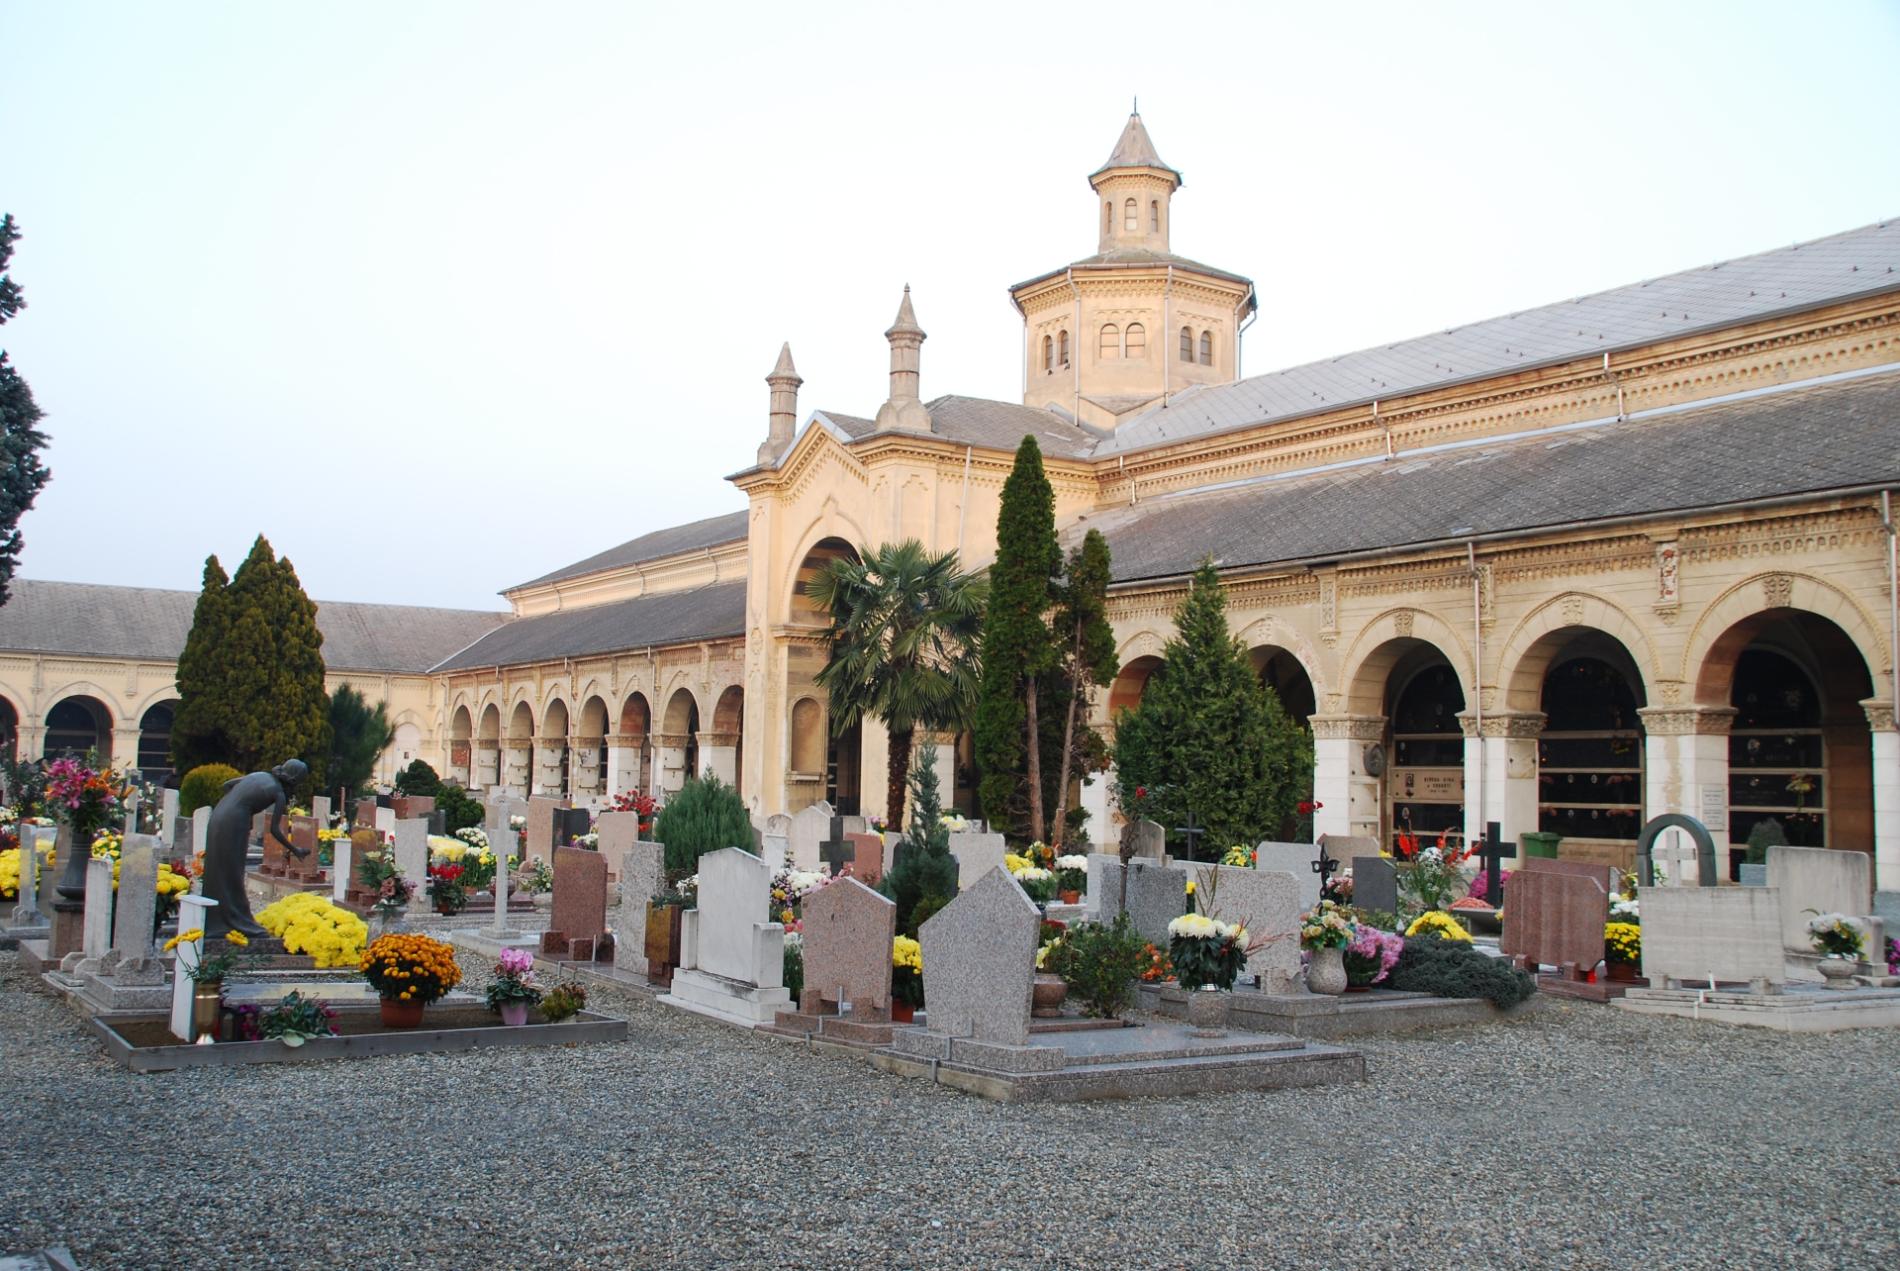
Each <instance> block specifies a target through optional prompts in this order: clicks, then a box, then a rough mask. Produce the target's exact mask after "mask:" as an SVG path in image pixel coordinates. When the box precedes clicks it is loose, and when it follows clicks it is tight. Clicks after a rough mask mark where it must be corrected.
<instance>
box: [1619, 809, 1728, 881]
mask: <svg viewBox="0 0 1900 1271" xmlns="http://www.w3.org/2000/svg"><path fill="white" fill-rule="evenodd" d="M1669 830H1681V831H1682V832H1683V833H1684V834H1687V835H1688V836H1689V840H1690V842H1689V844H1684V843H1682V842H1680V840H1679V836H1677V835H1670V840H1674V841H1673V842H1669V843H1667V844H1666V845H1665V846H1664V847H1662V848H1657V847H1656V840H1657V839H1658V838H1659V837H1660V836H1662V835H1663V834H1664V833H1666V832H1667V831H1669ZM1657 861H1665V862H1668V863H1669V865H1670V873H1669V877H1670V881H1671V882H1673V883H1677V884H1682V883H1684V882H1685V881H1686V879H1687V877H1688V874H1689V872H1690V871H1689V868H1688V866H1689V862H1691V861H1694V862H1695V866H1696V868H1695V871H1694V872H1695V875H1696V885H1697V886H1699V887H1713V886H1715V840H1714V839H1712V838H1710V837H1709V831H1708V827H1707V826H1705V825H1703V824H1702V822H1700V821H1698V820H1696V819H1695V818H1694V817H1692V816H1687V815H1684V814H1683V813H1681V812H1665V813H1664V814H1663V815H1661V816H1658V817H1652V818H1651V819H1650V820H1649V822H1648V823H1647V824H1645V825H1644V826H1643V828H1642V830H1641V831H1640V832H1639V833H1638V834H1637V836H1636V869H1637V877H1638V878H1639V879H1640V880H1641V882H1642V885H1643V886H1645V887H1653V886H1655V885H1656V865H1655V862H1657Z"/></svg>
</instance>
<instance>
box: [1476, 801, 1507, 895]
mask: <svg viewBox="0 0 1900 1271" xmlns="http://www.w3.org/2000/svg"><path fill="white" fill-rule="evenodd" d="M1500 832H1501V831H1500V829H1499V826H1498V823H1497V822H1496V821H1488V822H1486V823H1485V827H1484V842H1483V843H1482V844H1480V845H1479V847H1478V851H1477V856H1478V859H1480V860H1482V861H1483V862H1484V903H1485V904H1487V905H1490V906H1491V907H1492V908H1493V909H1495V908H1497V907H1498V906H1499V905H1501V904H1503V903H1504V884H1503V883H1502V882H1500V881H1499V879H1498V862H1499V861H1501V860H1504V859H1506V858H1507V857H1508V858H1511V859H1516V857H1517V844H1515V843H1503V842H1500V841H1499V839H1498V835H1499V834H1500Z"/></svg>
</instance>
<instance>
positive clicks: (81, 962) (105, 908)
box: [59, 856, 112, 975]
mask: <svg viewBox="0 0 1900 1271" xmlns="http://www.w3.org/2000/svg"><path fill="white" fill-rule="evenodd" d="M111 951H112V858H111V857H109V856H94V857H92V858H91V859H89V860H88V861H87V862H86V908H85V928H84V935H83V936H82V943H81V945H80V947H79V948H78V950H76V951H75V952H72V953H68V954H67V955H66V956H65V957H63V958H61V959H60V963H59V967H60V970H62V971H65V972H67V973H68V974H70V975H99V974H101V973H102V972H104V971H105V970H106V968H107V967H108V966H109V965H110V964H109V962H108V960H107V955H108V954H109V953H111Z"/></svg>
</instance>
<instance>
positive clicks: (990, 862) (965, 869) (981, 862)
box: [950, 830, 1007, 891]
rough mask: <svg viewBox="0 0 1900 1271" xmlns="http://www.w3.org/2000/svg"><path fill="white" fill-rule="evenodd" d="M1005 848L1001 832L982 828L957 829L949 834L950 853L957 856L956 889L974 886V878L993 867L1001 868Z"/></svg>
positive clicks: (979, 876) (981, 875)
mask: <svg viewBox="0 0 1900 1271" xmlns="http://www.w3.org/2000/svg"><path fill="white" fill-rule="evenodd" d="M1006 851H1007V849H1006V848H1005V847H1004V845H1003V836H1002V835H1001V834H992V833H989V832H988V831H984V830H957V831H955V832H953V833H952V834H951V835H950V855H952V856H954V857H956V858H957V889H958V890H959V891H961V890H963V889H964V888H966V887H971V886H974V885H975V883H976V880H977V879H979V878H981V877H983V875H985V874H987V873H989V872H990V871H991V870H993V869H998V868H1001V866H1002V864H1003V855H1004V853H1005V852H1006Z"/></svg>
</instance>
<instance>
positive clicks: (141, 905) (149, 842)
mask: <svg viewBox="0 0 1900 1271" xmlns="http://www.w3.org/2000/svg"><path fill="white" fill-rule="evenodd" d="M158 850H159V841H158V839H157V838H155V837H153V836H151V835H148V834H133V835H130V836H128V837H127V838H126V840H125V842H124V844H123V845H122V846H121V847H120V849H119V901H118V904H117V906H116V907H115V911H116V912H115V916H114V918H113V922H112V952H113V954H114V955H115V956H114V959H113V963H114V965H113V967H112V977H113V978H114V979H115V980H117V981H118V982H119V983H121V984H148V985H149V984H163V983H164V982H165V968H164V966H163V964H162V963H160V962H159V960H158V958H157V957H156V956H154V954H153V952H152V933H153V931H154V929H155V928H156V926H157V918H158V913H157V911H158Z"/></svg>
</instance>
